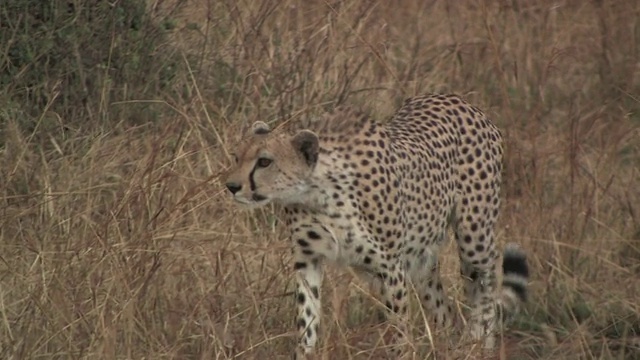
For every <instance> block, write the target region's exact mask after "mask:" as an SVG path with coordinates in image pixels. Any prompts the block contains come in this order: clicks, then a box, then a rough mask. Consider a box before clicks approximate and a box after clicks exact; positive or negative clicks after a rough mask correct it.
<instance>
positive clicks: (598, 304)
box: [0, 0, 640, 359]
mask: <svg viewBox="0 0 640 360" xmlns="http://www.w3.org/2000/svg"><path fill="white" fill-rule="evenodd" d="M27 2H28V1H27V0H24V3H27ZM16 3H18V1H17V0H16V1H9V2H7V3H3V4H1V5H0V10H2V14H3V16H4V19H5V21H4V22H3V23H2V25H0V28H1V29H2V32H3V35H2V36H3V37H2V39H3V43H0V49H2V58H1V59H2V60H1V61H2V62H1V63H0V65H1V66H2V71H3V74H2V75H3V76H2V77H1V79H2V84H1V85H2V89H0V104H2V106H0V119H1V120H0V121H1V123H0V126H1V131H2V138H1V141H0V145H1V146H2V147H1V148H0V164H1V167H0V169H1V170H0V190H1V195H0V196H1V200H2V205H0V249H1V250H0V357H1V358H3V359H36V358H54V359H58V358H59V359H85V358H90V359H125V358H126V359H143V358H147V359H212V358H213V359H230V358H239V359H263V358H265V357H267V356H268V357H272V358H273V357H276V358H287V357H288V354H289V352H290V350H291V349H292V346H293V345H294V341H295V340H294V337H293V336H292V335H293V334H292V332H291V331H292V330H293V329H294V326H293V315H294V312H293V310H292V306H293V301H292V298H291V296H290V293H291V291H292V283H291V273H292V269H291V266H290V264H289V258H290V250H289V243H288V241H287V239H286V234H285V232H284V231H283V229H282V226H281V224H280V223H279V221H278V217H277V213H276V214H274V213H273V212H271V211H270V209H265V210H259V211H254V212H245V211H241V210H239V209H237V208H236V207H235V206H234V204H232V203H231V201H230V200H229V197H228V196H227V194H226V193H225V191H224V189H223V186H222V185H221V184H220V183H219V181H218V175H219V174H220V173H221V172H222V171H224V169H226V168H227V166H228V165H229V163H230V161H229V155H228V154H229V153H230V152H231V151H232V150H233V144H234V141H235V138H236V135H237V133H238V131H239V130H240V129H241V128H243V127H244V126H246V125H247V124H249V123H251V122H253V121H254V120H256V119H260V120H264V121H267V122H273V123H279V122H282V121H296V119H299V118H300V117H302V116H305V115H307V114H311V113H317V112H319V111H322V110H323V109H327V108H331V107H333V106H335V105H337V104H340V103H350V104H356V105H358V106H361V107H363V108H364V109H366V110H367V111H369V112H370V113H371V114H372V115H373V116H375V117H378V118H379V119H381V121H384V120H385V119H386V118H387V117H388V116H389V115H390V114H391V113H392V112H393V110H394V109H395V108H396V107H397V106H398V105H399V104H400V102H401V101H402V99H404V98H406V97H408V96H411V95H415V94H421V93H426V92H456V93H459V94H462V95H464V96H465V97H466V98H467V99H469V100H470V101H471V102H473V103H474V104H477V105H478V106H480V107H481V108H483V109H484V110H485V111H486V113H487V114H488V115H489V116H490V117H491V118H492V119H493V121H494V122H495V123H496V124H497V125H498V126H499V127H500V128H501V129H502V130H503V132H504V134H505V136H506V138H507V148H506V154H507V155H506V174H505V184H504V203H503V204H504V205H503V213H502V216H501V218H500V224H499V229H498V239H497V241H499V242H500V243H504V242H506V241H515V242H518V243H520V244H521V245H522V246H523V247H524V248H525V249H526V250H527V251H528V253H529V260H530V263H531V266H532V274H533V278H532V281H531V293H532V297H531V301H530V303H529V304H528V305H527V307H526V309H525V310H524V312H523V314H522V315H521V316H520V317H519V319H518V321H517V323H516V324H515V325H514V326H513V327H512V329H510V330H509V332H507V333H506V334H505V338H504V339H503V340H504V341H503V345H502V348H501V349H500V352H499V354H498V356H499V357H500V358H505V359H638V358H640V305H639V303H638V300H637V299H638V298H640V281H638V280H637V279H638V276H640V206H639V205H638V204H640V191H639V190H638V186H637V184H638V179H640V131H639V127H640V5H639V4H636V3H634V2H631V1H622V0H620V1H616V0H612V1H572V0H565V1H547V0H542V1H536V2H527V1H496V2H493V1H460V2H453V1H435V0H434V1H418V0H406V1H400V2H396V3H391V2H384V1H375V0H370V1H355V0H345V1H339V2H327V1H304V0H278V1H276V0H273V1H271V0H266V1H261V2H251V1H232V0H219V1H214V0H198V1H192V2H185V1H179V0H174V1H155V2H148V3H147V4H146V10H144V11H142V12H136V11H124V12H122V11H123V10H122V9H124V10H126V9H128V8H118V6H117V4H118V2H115V3H113V4H116V5H115V6H114V7H113V8H107V7H105V8H104V9H103V10H102V11H103V12H98V13H95V14H97V15H91V14H94V13H89V12H88V11H89V9H93V8H91V7H90V5H91V2H90V1H86V2H83V1H76V2H68V3H73V4H75V5H74V6H75V7H74V8H64V11H67V12H68V13H65V12H64V11H63V10H62V8H61V7H56V8H55V9H57V10H55V9H54V10H55V11H54V13H55V14H63V15H64V14H66V15H65V17H63V20H62V22H61V23H56V24H55V26H53V27H51V28H36V27H34V26H25V24H26V23H25V22H24V21H26V20H24V19H27V18H23V17H20V16H27V15H25V14H28V13H29V12H25V11H23V10H20V11H17V10H15V8H12V7H11V6H12V5H13V4H16ZM128 3H132V2H128ZM52 4H58V5H57V6H61V5H60V4H62V2H52ZM139 4H142V3H139ZM31 5H32V4H31ZM142 5H143V4H142ZM105 6H106V5H105ZM118 9H121V10H118ZM12 11H13V12H12ZM56 11H57V12H56ZM96 11H97V10H96ZM118 11H119V12H118ZM67 15H68V16H67ZM90 15H91V16H93V17H91V16H90ZM96 17H97V18H96ZM90 19H94V21H98V20H100V19H102V20H104V23H99V24H98V25H99V26H100V27H98V28H94V29H93V30H92V31H93V32H94V33H95V34H97V35H94V33H92V32H88V31H81V30H83V29H87V28H86V26H88V25H90V22H89V20H90ZM96 19H97V20H96ZM8 20H11V21H8ZM36 20H37V19H36ZM21 21H22V22H21ZM118 21H120V22H118ZM29 24H32V23H29ZM100 24H102V25H100ZM139 24H143V25H139ZM18 25H20V26H18ZM98 25H96V26H98ZM103 25H104V26H103ZM125 25H126V26H125ZM60 28H62V29H64V30H65V31H67V32H63V33H60V32H56V31H53V32H52V31H51V29H58V30H59V29H60ZM34 29H36V30H37V32H35V33H34V32H31V31H35V30H34ZM96 29H101V30H99V31H101V32H98V30H96ZM72 30H77V31H76V32H73V31H72ZM43 34H44V35H46V36H48V37H45V38H46V39H49V40H47V41H48V44H50V45H51V44H53V45H55V46H54V47H51V48H42V47H39V46H36V45H37V44H36V40H38V39H42V36H44V35H43ZM61 34H62V35H61ZM69 34H71V35H69ZM36 35H38V36H41V37H37V36H36ZM63 35H64V36H63ZM60 39H62V40H63V41H62V40H60ZM96 39H98V40H99V41H98V40H96ZM30 41H31V42H30ZM16 44H19V45H20V46H22V47H23V48H22V49H23V50H21V51H24V53H19V54H23V55H24V56H19V57H16V56H17V55H16V54H15V53H12V52H11V51H14V50H15V49H16ZM128 44H133V45H131V46H129V47H127V45H128ZM25 49H26V50H25ZM65 49H68V51H64V50H65ZM60 50H63V51H60ZM38 51H40V52H38ZM53 53H55V54H56V57H55V58H54V57H53V56H49V57H48V59H50V61H48V62H42V59H43V57H46V56H47V55H51V54H53ZM28 54H36V55H38V54H40V55H38V56H33V57H29V56H26V55H28ZM114 54H118V57H114V56H113V55H114ZM90 55H92V56H93V57H91V56H90ZM141 56H142V57H141ZM16 59H18V60H20V61H19V62H18V61H17V60H16ZM52 59H55V62H52V61H53V60H52ZM136 59H137V60H136ZM134 60H135V61H137V62H134ZM118 61H120V62H119V63H118ZM116 63H117V64H121V65H122V66H120V67H118V66H115V65H114V64H116ZM65 64H66V65H65ZM54 65H56V67H53V66H54ZM88 65H90V66H88ZM79 66H81V67H79ZM76 68H77V69H76ZM51 69H54V70H55V71H52V70H51ZM69 69H76V70H77V72H76V70H73V72H71V71H72V70H69ZM25 79H26V80H25ZM61 84H64V86H61ZM454 250H455V249H454V248H453V247H450V248H448V249H447V251H446V254H445V264H444V271H445V275H446V276H445V277H446V280H447V284H448V285H449V287H450V288H451V291H450V294H451V295H455V296H458V297H459V295H460V291H459V288H458V279H457V277H458V276H457V274H458V271H457V270H456V267H455V266H456V264H455V262H456V256H455V253H454ZM327 278H328V279H327V281H326V283H327V284H326V285H327V286H326V287H325V289H324V294H325V299H326V300H325V305H326V306H325V308H326V311H325V314H324V318H323V321H324V324H323V328H324V330H323V334H322V338H323V341H322V343H321V347H320V349H319V357H320V358H324V359H343V358H344V359H348V358H362V359H369V358H384V356H385V355H384V354H385V352H384V349H383V345H384V344H382V343H378V341H379V338H380V337H379V336H378V334H379V333H381V332H383V331H384V329H385V327H384V324H382V325H380V324H379V323H378V321H377V318H376V316H375V314H373V313H372V312H371V311H370V310H369V309H370V308H371V306H373V304H374V301H373V300H371V299H369V297H368V296H367V294H366V293H367V291H366V286H363V284H362V283H361V282H360V281H359V280H357V279H355V278H354V277H353V276H351V274H350V273H349V272H348V271H345V270H344V269H343V270H331V271H330V272H329V276H327ZM363 299H364V300H363ZM421 323H422V322H421V321H417V322H416V328H415V329H414V332H415V335H416V336H415V337H416V346H417V347H418V349H419V351H421V354H422V355H425V356H427V354H429V356H431V357H434V358H452V357H455V356H461V358H465V356H468V357H469V358H479V356H480V355H477V354H476V353H475V352H473V351H475V350H473V349H471V350H470V349H469V348H465V350H464V351H462V352H461V353H459V352H456V351H450V352H447V351H445V350H443V354H441V353H438V354H432V353H431V352H430V351H431V350H429V349H430V348H431V346H428V344H429V342H430V340H429V336H428V332H427V331H426V329H425V327H424V325H423V324H421ZM434 341H435V342H436V343H438V341H439V340H438V337H437V336H436V338H435V339H434ZM438 347H439V346H438V345H436V348H438ZM470 351H471V352H470Z"/></svg>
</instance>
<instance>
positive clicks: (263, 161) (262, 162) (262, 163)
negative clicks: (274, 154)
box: [256, 158, 273, 168]
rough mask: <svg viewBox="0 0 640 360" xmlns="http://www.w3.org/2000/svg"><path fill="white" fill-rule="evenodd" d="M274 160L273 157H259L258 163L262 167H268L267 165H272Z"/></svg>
mask: <svg viewBox="0 0 640 360" xmlns="http://www.w3.org/2000/svg"><path fill="white" fill-rule="evenodd" d="M272 162H273V160H271V159H267V158H259V159H258V162H257V163H256V165H257V166H258V167H260V168H266V167H267V166H269V165H271V163H272Z"/></svg>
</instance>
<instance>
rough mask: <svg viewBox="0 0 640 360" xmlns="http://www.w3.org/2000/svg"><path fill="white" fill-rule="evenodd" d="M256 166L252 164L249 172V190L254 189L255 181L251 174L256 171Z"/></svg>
mask: <svg viewBox="0 0 640 360" xmlns="http://www.w3.org/2000/svg"><path fill="white" fill-rule="evenodd" d="M256 168H257V166H254V167H253V169H252V170H251V172H250V173H249V186H250V187H251V191H256V182H255V181H254V180H253V174H254V173H255V172H256Z"/></svg>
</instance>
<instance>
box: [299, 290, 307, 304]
mask: <svg viewBox="0 0 640 360" xmlns="http://www.w3.org/2000/svg"><path fill="white" fill-rule="evenodd" d="M305 300H306V299H305V296H304V294H303V293H301V292H299V293H298V304H304V301H305Z"/></svg>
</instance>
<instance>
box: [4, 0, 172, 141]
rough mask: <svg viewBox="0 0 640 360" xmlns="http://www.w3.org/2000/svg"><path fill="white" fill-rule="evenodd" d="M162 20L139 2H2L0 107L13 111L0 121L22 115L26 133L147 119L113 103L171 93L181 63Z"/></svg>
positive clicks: (148, 115)
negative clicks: (167, 36) (153, 16)
mask: <svg viewBox="0 0 640 360" xmlns="http://www.w3.org/2000/svg"><path fill="white" fill-rule="evenodd" d="M166 23H167V22H165V21H157V19H152V18H151V16H150V15H149V14H148V13H147V12H146V11H145V2H144V1H143V0H122V1H116V2H113V3H112V2H109V1H99V0H80V1H71V0H68V1H65V0H48V1H41V0H9V1H7V2H3V4H2V5H0V46H1V49H2V52H1V54H3V55H2V56H1V57H0V69H1V71H0V84H1V92H0V94H1V95H0V96H1V97H0V102H1V103H2V104H3V106H2V108H3V109H7V108H8V107H9V108H15V107H16V106H17V107H18V109H17V110H18V111H13V112H11V114H7V113H5V114H2V116H3V117H12V116H15V114H16V113H19V114H22V115H21V116H20V118H19V119H15V120H17V121H18V123H19V125H20V127H21V128H22V129H23V130H27V131H33V130H34V129H35V128H36V126H37V125H36V124H38V123H39V122H41V123H40V125H39V126H40V127H44V128H45V129H46V128H48V127H50V128H52V127H56V128H59V129H64V130H69V129H74V130H82V129H91V128H95V127H97V126H98V127H103V126H105V125H109V124H113V122H114V121H115V122H124V123H130V124H136V123H142V122H147V121H150V120H153V119H154V118H155V115H154V114H153V113H150V112H144V111H143V112H141V111H140V109H139V108H138V109H136V107H135V106H134V107H133V108H132V107H130V106H127V107H126V108H127V111H124V110H123V108H124V107H122V106H119V107H118V106H113V103H114V102H120V101H131V100H139V99H153V98H156V97H157V96H158V95H159V94H161V93H163V92H170V91H172V90H171V85H172V80H173V79H174V76H175V74H176V71H177V68H178V67H179V66H180V64H181V59H179V58H178V57H177V56H174V52H172V51H171V48H170V47H169V46H168V45H167V42H166V34H167V31H166V29H165V26H164V25H163V24H166ZM7 105H8V106H7ZM143 106H144V105H143ZM144 107H145V108H146V107H147V106H144ZM130 110H134V111H135V114H136V116H132V115H133V114H134V112H133V111H130ZM44 113H46V116H44V117H43V116H42V114H44ZM5 120H6V119H5Z"/></svg>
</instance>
